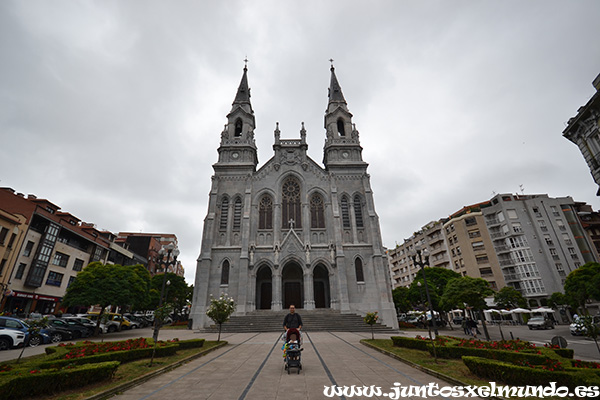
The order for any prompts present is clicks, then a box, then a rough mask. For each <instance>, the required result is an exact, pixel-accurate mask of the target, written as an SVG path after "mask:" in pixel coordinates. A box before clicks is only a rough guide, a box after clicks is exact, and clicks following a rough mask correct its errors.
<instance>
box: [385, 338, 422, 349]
mask: <svg viewBox="0 0 600 400" xmlns="http://www.w3.org/2000/svg"><path fill="white" fill-rule="evenodd" d="M391 339H392V342H393V343H394V346H396V347H406V348H407V349H417V350H423V351H427V344H428V343H429V341H428V340H425V339H417V338H410V337H404V336H392V338H391Z"/></svg>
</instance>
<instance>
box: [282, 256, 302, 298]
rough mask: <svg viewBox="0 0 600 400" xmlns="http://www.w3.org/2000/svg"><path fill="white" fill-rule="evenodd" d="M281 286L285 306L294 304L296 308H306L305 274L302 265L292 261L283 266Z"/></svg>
mask: <svg viewBox="0 0 600 400" xmlns="http://www.w3.org/2000/svg"><path fill="white" fill-rule="evenodd" d="M281 288H282V296H283V299H282V300H283V307H284V308H289V307H290V306H291V305H292V304H293V305H295V306H296V308H304V274H303V272H302V267H300V265H298V264H297V263H295V262H293V261H292V262H290V263H288V264H286V265H285V267H283V270H282V273H281Z"/></svg>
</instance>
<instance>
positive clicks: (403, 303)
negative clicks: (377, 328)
mask: <svg viewBox="0 0 600 400" xmlns="http://www.w3.org/2000/svg"><path fill="white" fill-rule="evenodd" d="M408 296H409V289H408V288H407V287H403V286H400V287H397V288H396V289H394V290H392V297H393V298H394V306H395V307H396V311H398V312H403V313H405V312H409V311H410V310H412V304H411V303H410V300H409V298H408Z"/></svg>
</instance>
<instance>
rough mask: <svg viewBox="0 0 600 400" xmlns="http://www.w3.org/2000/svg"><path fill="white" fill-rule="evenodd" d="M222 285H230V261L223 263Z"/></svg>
mask: <svg viewBox="0 0 600 400" xmlns="http://www.w3.org/2000/svg"><path fill="white" fill-rule="evenodd" d="M221 285H229V261H227V260H225V261H223V266H222V268H221Z"/></svg>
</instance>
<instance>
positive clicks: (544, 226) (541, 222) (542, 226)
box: [538, 219, 548, 232]
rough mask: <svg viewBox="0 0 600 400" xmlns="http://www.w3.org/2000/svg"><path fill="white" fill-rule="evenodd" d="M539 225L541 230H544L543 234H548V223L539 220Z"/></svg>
mask: <svg viewBox="0 0 600 400" xmlns="http://www.w3.org/2000/svg"><path fill="white" fill-rule="evenodd" d="M538 225H539V226H540V229H541V230H542V232H548V227H547V226H546V221H544V220H543V219H539V220H538Z"/></svg>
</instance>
